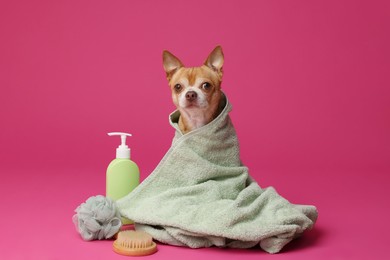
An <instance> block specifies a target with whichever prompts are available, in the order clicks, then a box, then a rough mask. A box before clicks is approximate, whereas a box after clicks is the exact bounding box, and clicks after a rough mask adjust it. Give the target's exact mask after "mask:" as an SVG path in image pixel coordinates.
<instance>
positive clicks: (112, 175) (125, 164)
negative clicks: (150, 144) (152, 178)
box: [106, 132, 139, 225]
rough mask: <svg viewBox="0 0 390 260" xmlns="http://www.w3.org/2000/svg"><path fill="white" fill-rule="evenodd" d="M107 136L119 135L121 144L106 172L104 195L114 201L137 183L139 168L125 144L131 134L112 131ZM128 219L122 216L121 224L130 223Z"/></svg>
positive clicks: (128, 191)
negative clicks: (131, 158)
mask: <svg viewBox="0 0 390 260" xmlns="http://www.w3.org/2000/svg"><path fill="white" fill-rule="evenodd" d="M108 135H109V136H120V137H121V141H122V144H121V145H119V147H118V148H117V149H116V159H114V160H112V161H111V163H110V164H109V165H108V168H107V174H106V197H108V198H111V199H112V200H114V201H116V200H118V199H120V198H122V197H124V196H126V195H127V194H129V193H130V192H131V191H132V190H133V189H134V188H135V187H137V186H138V184H139V168H138V166H137V165H136V164H135V163H134V162H133V161H132V160H130V148H129V147H128V146H127V145H126V137H127V136H131V134H127V133H120V132H113V133H108ZM132 223H133V222H132V221H131V220H129V219H126V218H122V224H123V225H127V224H132Z"/></svg>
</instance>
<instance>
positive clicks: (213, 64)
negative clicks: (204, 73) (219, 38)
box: [204, 46, 224, 77]
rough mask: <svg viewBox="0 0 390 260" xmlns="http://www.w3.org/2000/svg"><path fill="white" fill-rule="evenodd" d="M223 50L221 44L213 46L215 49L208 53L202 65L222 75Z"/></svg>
mask: <svg viewBox="0 0 390 260" xmlns="http://www.w3.org/2000/svg"><path fill="white" fill-rule="evenodd" d="M223 61H224V59H223V52H222V48H221V46H217V47H215V49H214V50H213V51H212V52H211V53H210V54H209V56H208V57H207V60H206V61H205V62H204V65H206V66H207V67H209V68H211V69H212V70H214V71H215V72H217V73H218V74H219V75H220V76H221V77H222V73H223V70H222V67H223Z"/></svg>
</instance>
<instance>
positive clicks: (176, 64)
mask: <svg viewBox="0 0 390 260" xmlns="http://www.w3.org/2000/svg"><path fill="white" fill-rule="evenodd" d="M163 65H164V70H165V72H166V73H167V79H168V81H170V80H171V78H172V76H173V74H175V72H176V71H177V70H178V69H180V68H181V67H183V66H184V65H183V63H181V61H180V60H179V59H178V58H176V57H175V55H173V54H172V53H170V52H169V51H163Z"/></svg>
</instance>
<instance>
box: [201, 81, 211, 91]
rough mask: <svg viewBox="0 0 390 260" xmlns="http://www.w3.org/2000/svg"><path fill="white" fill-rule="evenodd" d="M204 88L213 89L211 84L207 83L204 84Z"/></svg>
mask: <svg viewBox="0 0 390 260" xmlns="http://www.w3.org/2000/svg"><path fill="white" fill-rule="evenodd" d="M202 88H203V89H204V90H209V89H210V88H211V84H210V83H208V82H205V83H203V84H202Z"/></svg>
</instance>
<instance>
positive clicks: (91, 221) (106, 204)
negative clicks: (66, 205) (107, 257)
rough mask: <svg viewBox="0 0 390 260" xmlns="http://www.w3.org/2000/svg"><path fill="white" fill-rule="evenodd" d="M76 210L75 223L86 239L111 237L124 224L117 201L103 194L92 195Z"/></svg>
mask: <svg viewBox="0 0 390 260" xmlns="http://www.w3.org/2000/svg"><path fill="white" fill-rule="evenodd" d="M75 212H76V214H75V215H73V223H74V224H75V226H76V229H77V231H78V232H79V233H80V235H81V237H82V238H83V239H84V240H88V241H90V240H95V239H99V240H101V239H108V238H111V237H112V236H114V235H115V234H116V233H117V232H118V231H119V229H120V228H121V226H122V222H121V215H120V213H119V211H118V209H117V208H116V205H115V202H114V201H112V200H111V199H109V198H106V197H104V196H101V195H98V196H93V197H90V198H89V199H87V201H86V202H85V203H82V204H81V205H80V206H78V207H77V209H76V210H75Z"/></svg>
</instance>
